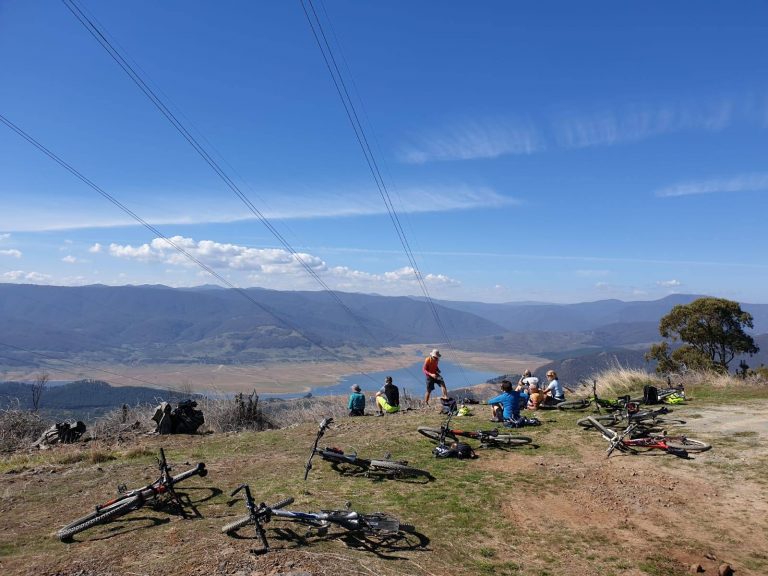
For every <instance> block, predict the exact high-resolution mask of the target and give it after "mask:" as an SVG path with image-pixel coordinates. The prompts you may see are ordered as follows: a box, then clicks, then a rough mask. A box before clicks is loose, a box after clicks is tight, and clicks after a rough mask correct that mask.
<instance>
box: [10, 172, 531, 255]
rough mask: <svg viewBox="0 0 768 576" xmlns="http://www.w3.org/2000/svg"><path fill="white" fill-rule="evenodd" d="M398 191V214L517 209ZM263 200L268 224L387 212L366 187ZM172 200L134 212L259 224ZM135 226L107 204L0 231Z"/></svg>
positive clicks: (412, 189)
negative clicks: (153, 208)
mask: <svg viewBox="0 0 768 576" xmlns="http://www.w3.org/2000/svg"><path fill="white" fill-rule="evenodd" d="M396 192H397V193H396V194H392V198H393V200H394V201H395V208H396V210H397V211H398V212H399V213H401V214H402V213H425V212H449V211H457V210H473V209H478V208H496V207H501V206H509V205H515V204H519V201H518V200H517V199H515V198H512V197H510V196H505V195H502V194H499V193H498V192H496V191H495V190H494V189H492V188H489V187H485V186H469V185H463V184H457V185H439V184H438V185H423V186H421V185H411V186H402V187H400V188H398V189H397V191H396ZM156 196H157V197H159V198H163V197H164V195H163V193H162V192H158V193H157V195H156ZM262 196H264V197H267V196H268V197H269V206H266V205H264V206H261V205H260V203H259V202H258V201H257V200H256V197H255V196H254V197H253V198H252V200H253V201H254V203H256V204H257V206H259V209H260V212H261V213H262V214H263V215H264V216H265V217H267V218H268V219H270V220H291V219H313V218H346V217H356V216H375V215H379V214H386V213H387V207H386V205H385V204H384V202H383V201H382V200H381V196H380V194H379V191H378V190H377V189H375V188H373V187H371V186H369V185H365V186H362V187H355V186H347V187H345V188H327V189H317V188H310V187H305V188H302V189H293V190H288V191H279V190H278V191H273V192H272V193H271V194H266V193H265V194H262ZM173 198H174V197H172V196H169V197H168V202H169V203H168V206H166V207H163V209H162V213H161V214H157V213H156V212H157V210H156V209H155V210H154V212H155V213H154V214H153V213H150V211H149V210H148V209H146V208H144V209H143V210H141V209H137V212H139V213H140V215H141V216H142V218H143V219H144V220H145V221H146V222H148V223H149V224H152V225H154V226H163V225H179V224H183V225H195V224H227V223H233V222H246V221H251V220H256V219H257V218H256V216H254V215H253V214H252V213H251V212H250V211H248V210H247V209H246V208H245V206H238V205H237V204H236V202H235V201H232V202H230V203H229V204H227V206H224V205H223V203H222V204H217V203H216V201H215V200H212V198H213V197H212V196H207V197H205V198H204V199H203V200H199V201H197V202H192V201H185V202H181V201H178V200H174V199H173ZM138 225H139V224H138V223H137V222H136V221H135V220H133V219H132V218H130V217H129V216H127V215H126V216H121V215H119V214H115V213H114V210H113V209H112V207H111V205H106V204H105V206H104V209H103V211H100V210H98V209H93V208H91V207H89V208H86V209H73V210H72V211H71V212H69V213H68V212H66V211H59V212H58V213H56V214H53V213H44V212H39V213H37V214H32V213H26V214H23V213H22V214H19V213H14V211H13V210H5V211H2V212H0V229H2V228H6V229H13V230H14V231H24V232H44V231H60V230H76V229H84V228H100V229H105V228H118V227H125V226H138ZM8 236H10V235H8ZM62 249H68V248H66V247H64V248H62ZM94 249H96V248H94V247H92V250H94Z"/></svg>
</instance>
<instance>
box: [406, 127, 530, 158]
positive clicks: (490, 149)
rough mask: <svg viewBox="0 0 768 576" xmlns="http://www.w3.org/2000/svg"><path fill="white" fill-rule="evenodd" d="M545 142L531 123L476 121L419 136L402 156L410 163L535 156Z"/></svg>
mask: <svg viewBox="0 0 768 576" xmlns="http://www.w3.org/2000/svg"><path fill="white" fill-rule="evenodd" d="M542 148H543V142H542V140H541V138H540V137H539V135H538V134H537V132H536V130H535V129H534V128H533V126H532V125H530V124H529V123H516V122H510V121H493V120H484V121H473V122H464V123H462V124H459V125H456V126H452V127H449V128H445V129H443V130H439V131H433V132H431V133H426V134H423V135H420V136H418V137H415V138H414V139H413V141H412V142H411V143H409V144H406V145H404V146H402V147H401V150H400V152H399V157H400V159H401V160H402V161H403V162H406V163H408V164H424V163H426V162H435V161H450V160H471V159H477V158H498V157H499V156H508V155H514V154H532V153H533V152H536V151H539V150H541V149H542Z"/></svg>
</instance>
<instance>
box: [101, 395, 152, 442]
mask: <svg viewBox="0 0 768 576" xmlns="http://www.w3.org/2000/svg"><path fill="white" fill-rule="evenodd" d="M154 411H155V409H154V407H153V406H150V405H149V404H139V405H136V406H128V405H127V404H124V405H123V406H122V407H121V408H117V409H115V410H112V411H111V412H107V413H106V414H105V415H104V416H102V417H101V418H99V419H97V420H96V422H94V423H93V424H92V425H90V426H89V427H88V433H89V435H90V437H91V439H93V440H100V441H102V442H106V443H110V444H120V443H122V442H126V441H132V440H134V439H135V438H136V437H137V436H140V435H142V434H146V433H147V432H151V431H152V430H154V422H153V421H152V414H154Z"/></svg>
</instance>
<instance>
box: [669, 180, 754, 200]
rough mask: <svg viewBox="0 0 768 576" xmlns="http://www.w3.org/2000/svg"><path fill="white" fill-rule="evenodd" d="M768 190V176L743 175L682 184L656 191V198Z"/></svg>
mask: <svg viewBox="0 0 768 576" xmlns="http://www.w3.org/2000/svg"><path fill="white" fill-rule="evenodd" d="M763 190H768V174H742V175H739V176H733V177H731V178H712V179H709V180H699V181H691V182H682V183H679V184H675V185H673V186H668V187H666V188H662V189H661V190H657V191H656V196H659V197H661V198H669V197H673V196H690V195H694V194H714V193H717V192H756V191H763Z"/></svg>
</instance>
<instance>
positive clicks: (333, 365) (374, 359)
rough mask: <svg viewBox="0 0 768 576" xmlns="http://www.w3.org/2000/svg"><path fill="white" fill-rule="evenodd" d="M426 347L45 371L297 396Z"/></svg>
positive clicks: (515, 364) (408, 361)
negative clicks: (344, 355) (350, 355)
mask: <svg viewBox="0 0 768 576" xmlns="http://www.w3.org/2000/svg"><path fill="white" fill-rule="evenodd" d="M429 349H431V348H430V347H428V346H423V345H407V346H399V347H396V348H390V349H387V352H388V355H386V356H366V357H361V358H360V359H358V360H355V361H354V362H349V363H346V362H295V361H274V362H266V363H260V364H238V365H224V364H219V365H215V364H187V365H185V364H147V365H141V366H121V365H111V364H110V365H92V366H89V367H88V368H84V369H83V370H81V371H79V372H78V373H77V374H73V371H72V368H71V366H67V367H66V368H63V367H62V370H61V371H58V370H56V369H55V368H52V367H51V368H49V369H46V370H45V372H46V373H47V374H48V375H49V377H50V379H51V380H65V381H71V380H79V379H85V378H89V379H94V380H105V381H107V382H109V383H110V384H111V385H113V386H155V387H157V388H161V389H173V390H183V391H185V392H250V391H252V390H255V391H256V392H257V393H260V394H261V393H275V394H297V393H304V392H308V391H309V390H310V389H312V388H318V387H323V386H331V385H333V384H336V383H337V381H338V380H339V379H340V378H341V377H343V376H346V375H350V374H352V373H355V371H356V370H359V371H364V372H378V371H385V370H393V369H398V368H405V367H407V366H411V365H413V364H415V363H417V362H420V361H421V359H422V358H423V356H422V355H423V354H426V352H425V350H429ZM444 358H445V359H446V360H448V361H450V362H452V363H458V364H462V365H464V366H467V367H469V368H472V369H475V370H483V371H489V372H498V373H499V374H515V373H521V372H522V371H523V370H525V369H526V368H530V369H531V370H533V369H536V368H537V367H538V366H541V365H543V364H546V363H547V362H548V361H549V360H547V359H546V358H540V357H535V356H526V357H519V356H518V357H508V356H500V355H497V354H482V353H475V352H462V351H449V350H444ZM40 373H41V371H40V370H35V371H31V370H30V371H25V372H21V371H19V372H15V373H10V372H9V373H6V374H5V375H4V379H5V380H21V381H33V380H34V379H35V378H36V377H37V376H38V375H39V374H40Z"/></svg>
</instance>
